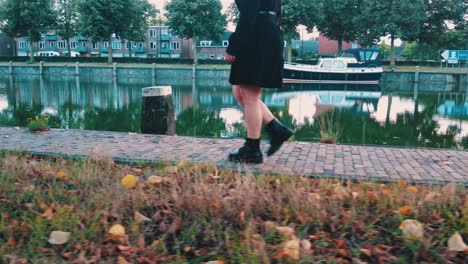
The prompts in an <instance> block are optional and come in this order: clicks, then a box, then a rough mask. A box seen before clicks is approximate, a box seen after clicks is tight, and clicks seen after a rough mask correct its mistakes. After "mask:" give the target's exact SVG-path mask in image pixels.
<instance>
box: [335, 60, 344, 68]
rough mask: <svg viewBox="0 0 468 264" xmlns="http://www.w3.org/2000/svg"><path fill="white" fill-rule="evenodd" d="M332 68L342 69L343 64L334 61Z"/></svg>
mask: <svg viewBox="0 0 468 264" xmlns="http://www.w3.org/2000/svg"><path fill="white" fill-rule="evenodd" d="M333 68H335V69H344V68H345V64H344V62H342V61H334V62H333Z"/></svg>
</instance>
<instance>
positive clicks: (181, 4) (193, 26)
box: [165, 0, 226, 63]
mask: <svg viewBox="0 0 468 264" xmlns="http://www.w3.org/2000/svg"><path fill="white" fill-rule="evenodd" d="M165 9H166V11H167V12H168V13H167V23H168V25H169V26H170V28H171V29H172V32H173V33H174V34H175V35H178V36H179V37H182V38H192V39H193V42H194V43H193V45H194V46H193V47H192V48H193V50H194V51H195V56H194V57H195V63H198V58H197V57H198V55H197V54H196V48H195V45H196V43H197V41H198V39H199V38H201V37H203V38H208V39H213V40H218V38H219V37H218V34H220V33H222V32H223V31H224V27H225V26H226V16H225V15H224V14H222V13H221V10H222V5H221V2H220V1H219V0H193V1H188V2H187V1H186V0H172V1H171V2H170V3H168V4H167V5H166V6H165Z"/></svg>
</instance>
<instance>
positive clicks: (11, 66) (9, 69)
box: [8, 61, 13, 74]
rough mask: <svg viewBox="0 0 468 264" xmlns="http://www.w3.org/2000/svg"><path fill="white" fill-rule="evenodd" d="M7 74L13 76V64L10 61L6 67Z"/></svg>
mask: <svg viewBox="0 0 468 264" xmlns="http://www.w3.org/2000/svg"><path fill="white" fill-rule="evenodd" d="M8 73H9V74H13V62H12V61H10V65H9V67H8Z"/></svg>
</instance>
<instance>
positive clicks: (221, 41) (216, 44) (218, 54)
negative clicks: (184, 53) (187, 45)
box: [189, 32, 232, 60]
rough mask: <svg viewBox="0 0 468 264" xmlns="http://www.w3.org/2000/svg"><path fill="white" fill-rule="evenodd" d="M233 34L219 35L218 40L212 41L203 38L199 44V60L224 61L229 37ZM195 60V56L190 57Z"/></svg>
mask: <svg viewBox="0 0 468 264" xmlns="http://www.w3.org/2000/svg"><path fill="white" fill-rule="evenodd" d="M231 34H232V32H223V33H221V34H219V35H218V40H210V39H207V38H205V39H203V38H201V39H200V40H199V41H198V42H197V54H198V59H201V60H207V59H208V60H224V54H225V53H226V49H227V47H228V45H229V37H230V36H231ZM189 58H190V59H193V54H191V56H189Z"/></svg>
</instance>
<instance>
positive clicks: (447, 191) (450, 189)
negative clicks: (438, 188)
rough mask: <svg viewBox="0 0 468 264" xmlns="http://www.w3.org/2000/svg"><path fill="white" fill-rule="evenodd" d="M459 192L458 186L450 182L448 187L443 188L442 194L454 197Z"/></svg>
mask: <svg viewBox="0 0 468 264" xmlns="http://www.w3.org/2000/svg"><path fill="white" fill-rule="evenodd" d="M456 191H457V185H456V184H455V182H450V183H448V184H447V185H445V186H444V188H442V194H444V196H445V197H452V196H453V195H455V193H456Z"/></svg>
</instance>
